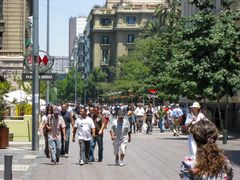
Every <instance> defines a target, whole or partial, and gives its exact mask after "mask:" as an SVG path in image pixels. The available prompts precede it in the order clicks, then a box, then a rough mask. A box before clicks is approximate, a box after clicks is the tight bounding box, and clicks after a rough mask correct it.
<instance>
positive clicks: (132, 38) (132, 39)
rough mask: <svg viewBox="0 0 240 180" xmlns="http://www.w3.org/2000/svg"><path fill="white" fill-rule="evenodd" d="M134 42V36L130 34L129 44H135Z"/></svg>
mask: <svg viewBox="0 0 240 180" xmlns="http://www.w3.org/2000/svg"><path fill="white" fill-rule="evenodd" d="M133 41H134V34H129V35H128V39H127V43H133Z"/></svg>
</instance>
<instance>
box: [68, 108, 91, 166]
mask: <svg viewBox="0 0 240 180" xmlns="http://www.w3.org/2000/svg"><path fill="white" fill-rule="evenodd" d="M76 132H77V134H78V140H79V147H80V160H79V163H80V165H83V164H84V162H85V163H87V162H88V160H89V150H90V139H91V137H92V136H93V137H94V136H95V125H94V123H93V120H92V118H90V117H89V116H87V109H86V108H82V109H81V110H80V116H79V118H78V119H77V120H76V121H75V124H74V129H73V137H72V141H73V142H75V134H76ZM91 132H92V135H91Z"/></svg>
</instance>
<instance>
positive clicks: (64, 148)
mask: <svg viewBox="0 0 240 180" xmlns="http://www.w3.org/2000/svg"><path fill="white" fill-rule="evenodd" d="M69 141H70V127H69V128H66V141H65V142H64V138H63V132H61V155H64V154H68V152H69Z"/></svg>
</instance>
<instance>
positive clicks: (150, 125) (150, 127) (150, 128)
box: [146, 120, 152, 134]
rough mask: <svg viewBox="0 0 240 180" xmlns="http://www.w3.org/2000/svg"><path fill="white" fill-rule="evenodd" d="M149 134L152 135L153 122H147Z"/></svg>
mask: <svg viewBox="0 0 240 180" xmlns="http://www.w3.org/2000/svg"><path fill="white" fill-rule="evenodd" d="M146 123H147V134H149V133H152V120H147V121H146Z"/></svg>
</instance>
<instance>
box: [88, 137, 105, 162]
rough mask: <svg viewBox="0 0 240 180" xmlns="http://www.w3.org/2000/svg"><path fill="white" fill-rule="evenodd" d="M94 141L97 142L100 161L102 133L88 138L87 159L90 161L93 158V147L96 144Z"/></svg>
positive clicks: (101, 156) (101, 157) (99, 159)
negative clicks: (88, 149)
mask: <svg viewBox="0 0 240 180" xmlns="http://www.w3.org/2000/svg"><path fill="white" fill-rule="evenodd" d="M96 143H97V144H98V161H102V159H103V135H101V136H99V135H97V136H96V137H93V138H92V139H91V140H90V151H89V156H90V157H89V159H90V161H92V160H94V149H95V146H96Z"/></svg>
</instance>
